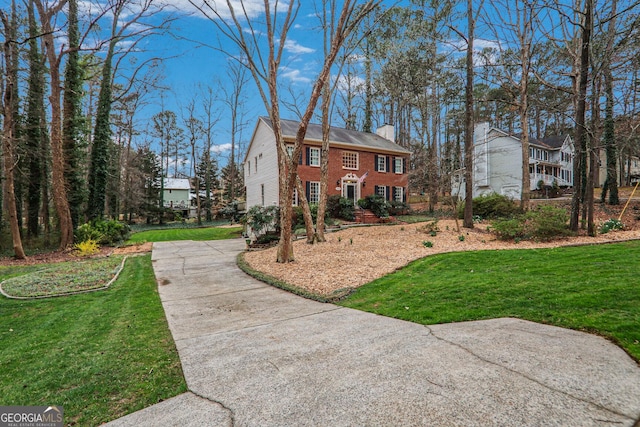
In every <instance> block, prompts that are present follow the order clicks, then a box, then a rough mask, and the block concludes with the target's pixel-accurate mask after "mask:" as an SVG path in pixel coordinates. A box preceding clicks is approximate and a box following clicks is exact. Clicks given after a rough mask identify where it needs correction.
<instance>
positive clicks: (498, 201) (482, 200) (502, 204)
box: [458, 193, 522, 219]
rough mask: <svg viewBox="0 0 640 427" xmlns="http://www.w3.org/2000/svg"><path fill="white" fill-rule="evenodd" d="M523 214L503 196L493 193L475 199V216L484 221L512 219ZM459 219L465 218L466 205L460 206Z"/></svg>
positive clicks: (513, 203) (511, 201) (512, 202)
mask: <svg viewBox="0 0 640 427" xmlns="http://www.w3.org/2000/svg"><path fill="white" fill-rule="evenodd" d="M521 213H522V211H521V210H520V207H519V206H518V205H517V204H516V203H515V202H514V201H513V200H511V199H510V198H508V197H507V196H503V195H501V194H497V193H491V194H487V195H482V196H479V197H476V198H475V199H473V215H474V216H479V217H480V218H482V219H494V218H511V217H513V216H515V215H518V214H521ZM458 218H460V219H462V218H464V204H460V205H458Z"/></svg>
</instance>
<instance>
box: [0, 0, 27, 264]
mask: <svg viewBox="0 0 640 427" xmlns="http://www.w3.org/2000/svg"><path fill="white" fill-rule="evenodd" d="M12 9H13V10H15V3H13V5H12ZM0 18H1V19H2V23H3V25H4V35H5V41H4V43H3V53H4V59H5V61H4V62H5V66H6V69H5V86H4V96H3V102H4V104H3V122H2V124H3V142H2V157H3V158H4V172H5V180H4V185H5V197H6V204H7V212H8V214H9V226H10V228H11V239H12V241H13V251H14V254H15V257H16V258H18V259H25V258H26V255H25V253H24V249H23V248H22V238H21V236H20V225H19V223H18V212H17V209H16V196H15V189H14V177H15V175H14V174H15V165H16V161H15V159H14V153H13V147H14V144H15V135H14V131H15V123H14V119H15V118H14V102H15V100H14V91H15V87H16V86H17V82H15V81H14V74H15V73H14V70H12V69H11V68H12V66H13V65H14V64H15V62H14V56H15V55H17V49H16V47H17V45H16V41H15V40H13V39H12V38H11V37H10V35H11V33H12V32H13V31H12V25H13V23H9V20H8V19H7V17H6V16H5V14H4V12H3V11H2V10H0Z"/></svg>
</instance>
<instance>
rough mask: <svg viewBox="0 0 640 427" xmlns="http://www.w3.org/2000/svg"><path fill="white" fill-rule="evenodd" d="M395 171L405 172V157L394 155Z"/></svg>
mask: <svg viewBox="0 0 640 427" xmlns="http://www.w3.org/2000/svg"><path fill="white" fill-rule="evenodd" d="M393 172H394V173H404V159H403V158H402V157H394V159H393Z"/></svg>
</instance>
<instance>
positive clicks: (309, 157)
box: [306, 147, 311, 166]
mask: <svg viewBox="0 0 640 427" xmlns="http://www.w3.org/2000/svg"><path fill="white" fill-rule="evenodd" d="M306 151H307V163H306V165H307V166H309V165H310V164H311V163H310V160H311V156H310V154H311V148H310V147H306Z"/></svg>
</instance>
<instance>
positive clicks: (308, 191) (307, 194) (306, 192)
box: [305, 181, 311, 200]
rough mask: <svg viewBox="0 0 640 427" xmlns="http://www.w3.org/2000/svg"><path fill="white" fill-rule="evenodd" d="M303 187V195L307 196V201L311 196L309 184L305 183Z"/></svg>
mask: <svg viewBox="0 0 640 427" xmlns="http://www.w3.org/2000/svg"><path fill="white" fill-rule="evenodd" d="M305 185H306V187H307V188H306V190H305V195H306V196H307V200H309V196H311V182H309V181H307V182H306V183H305Z"/></svg>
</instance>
